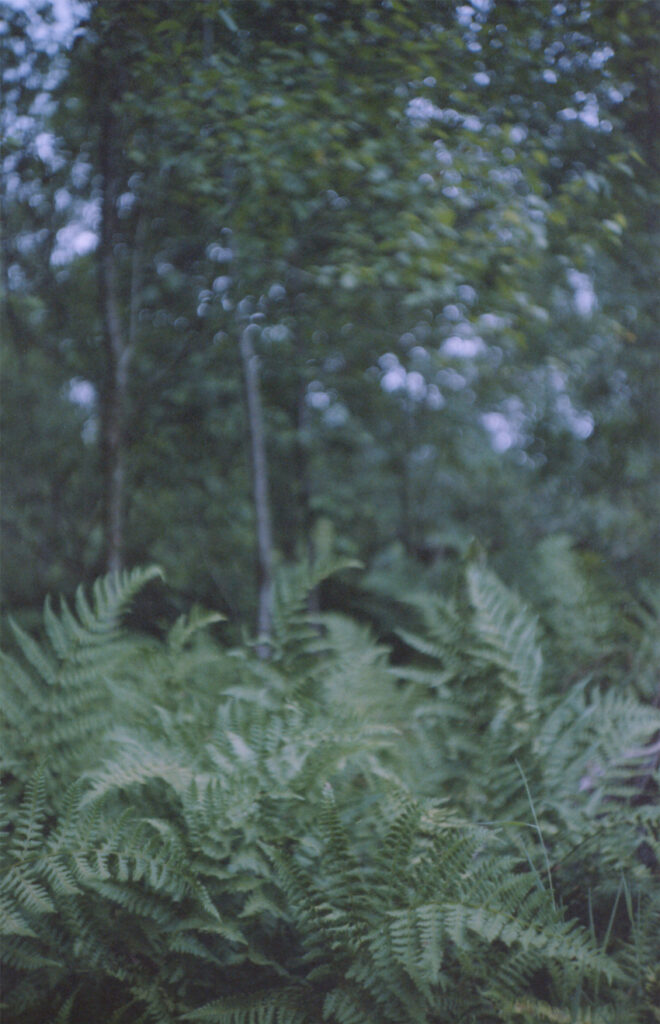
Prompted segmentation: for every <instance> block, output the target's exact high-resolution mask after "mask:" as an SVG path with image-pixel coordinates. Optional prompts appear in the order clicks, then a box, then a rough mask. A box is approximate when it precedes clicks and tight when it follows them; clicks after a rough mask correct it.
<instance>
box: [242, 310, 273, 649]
mask: <svg viewBox="0 0 660 1024" xmlns="http://www.w3.org/2000/svg"><path fill="white" fill-rule="evenodd" d="M254 330H255V328H254V326H252V325H251V326H248V327H246V328H245V330H244V331H243V334H242V335H241V343H240V349H241V358H242V360H243V372H244V376H245V393H246V399H247V412H248V426H249V433H250V450H251V457H252V483H253V489H254V508H255V518H256V525H257V579H258V589H259V599H258V601H259V603H258V612H257V635H258V646H257V653H258V655H259V657H260V658H268V657H269V655H270V639H271V635H272V629H273V532H272V527H271V513H270V498H269V494H268V464H267V459H266V441H265V436H264V421H263V411H262V408H261V393H260V387H259V357H258V356H257V355H256V353H255V351H254V346H253V344H252V334H253V332H254Z"/></svg>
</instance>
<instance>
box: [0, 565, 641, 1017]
mask: <svg viewBox="0 0 660 1024" xmlns="http://www.w3.org/2000/svg"><path fill="white" fill-rule="evenodd" d="M326 569H327V566H325V567H321V568H319V570H318V572H317V573H316V575H309V571H308V570H304V572H303V571H300V573H299V574H298V576H297V577H295V576H294V575H289V577H288V578H287V580H286V581H285V582H282V583H281V585H280V611H279V612H278V615H279V618H278V619H277V630H276V634H275V638H274V641H273V657H272V658H271V659H270V660H269V661H268V662H264V661H263V660H261V659H259V658H258V657H256V656H255V654H254V652H253V651H252V648H251V646H250V645H245V646H243V647H236V648H233V649H224V648H222V647H221V646H220V645H219V644H218V643H217V642H216V641H215V640H214V639H213V638H212V637H211V636H209V634H208V627H209V626H213V625H214V624H215V623H216V622H217V621H219V619H218V617H217V616H216V615H214V613H212V612H202V611H201V610H195V611H193V612H192V613H191V615H190V616H188V617H183V618H182V619H180V620H179V621H178V622H177V623H175V625H174V626H173V627H172V629H171V630H170V633H169V635H168V636H166V637H165V638H164V639H163V640H162V641H155V640H146V639H145V638H141V637H135V636H132V635H131V634H129V633H127V632H125V631H124V630H123V629H122V627H121V614H122V609H123V608H125V607H126V603H127V602H128V601H129V600H130V598H131V596H132V594H133V593H135V588H136V587H137V586H139V585H140V583H141V582H144V581H146V579H147V578H149V573H143V574H140V573H134V574H129V575H126V576H124V577H122V578H113V579H111V580H107V581H105V582H104V583H99V584H98V585H97V586H96V587H95V588H94V590H93V595H92V601H91V602H89V601H88V600H87V599H86V598H85V597H84V595H83V594H82V592H79V596H78V598H77V600H76V605H75V610H74V609H72V608H70V607H68V606H66V605H62V606H61V608H60V609H59V610H57V611H55V610H54V608H53V606H52V605H50V604H49V605H48V606H47V608H46V611H45V630H46V638H45V640H44V641H39V640H36V639H34V638H32V637H30V636H28V635H27V634H25V633H21V632H20V631H19V632H18V633H17V643H18V647H19V654H18V655H17V656H14V657H12V658H9V657H8V658H7V659H6V661H5V667H6V669H7V671H6V673H5V678H4V682H3V708H5V709H6V710H5V716H6V717H5V724H4V726H3V728H4V734H5V736H6V738H7V741H8V742H7V756H6V759H5V762H4V780H5V783H6V785H5V786H4V789H5V814H4V819H3V821H4V824H3V831H2V842H1V844H0V871H1V872H2V875H1V879H0V908H1V910H2V947H3V958H4V961H5V993H4V999H5V1010H4V1012H5V1015H6V1016H7V1019H8V1020H14V1019H15V1020H21V1022H25V1024H46V1022H49V1024H50V1021H51V1020H52V1019H55V1018H58V1017H59V1019H61V1020H63V1021H65V1020H69V1021H71V1022H72V1024H79V1022H81V1021H84V1020H88V1019H94V1020H99V1021H100V1022H101V1024H106V1022H110V1021H117V1022H119V1024H122V1022H125V1021H126V1022H127V1021H131V1022H133V1021H145V1022H146V1021H149V1022H150V1024H153V1022H154V1021H155V1022H161V1021H162V1022H175V1021H179V1022H180V1021H182V1020H191V1021H194V1020H199V1021H205V1020H208V1021H220V1022H223V1024H245V1022H248V1024H249V1022H253V1024H256V1022H259V1024H261V1022H263V1024H266V1022H271V1024H279V1022H285V1021H286V1022H293V1024H317V1022H320V1021H324V1022H326V1024H369V1022H373V1024H410V1022H417V1021H419V1022H424V1024H440V1022H444V1021H452V1022H453V1021H458V1020H461V1021H473V1022H475V1024H486V1022H493V1024H494V1022H515V1024H518V1022H523V1024H524V1022H527V1021H533V1020H557V1021H564V1020H576V1021H587V1020H592V1021H596V1020H602V1021H608V1022H609V1021H615V1020H622V1019H626V1021H630V1022H631V1024H632V1022H633V1021H634V1022H639V1024H649V1022H650V1021H652V1020H653V1008H654V1006H655V1005H657V992H658V986H659V984H660V983H659V981H658V975H657V963H658V962H659V961H660V945H659V943H660V940H659V938H658V937H659V936H660V886H659V885H658V877H659V876H658V866H657V865H658V862H659V858H660V851H659V836H660V820H659V815H658V798H657V793H658V788H659V786H660V778H659V776H658V760H657V749H656V747H657V735H658V731H659V730H660V719H659V717H658V713H657V712H656V711H655V710H654V709H653V708H652V707H650V706H649V705H648V704H645V703H643V702H642V701H640V700H639V698H638V697H637V696H635V690H634V688H633V687H631V686H630V685H629V684H628V685H626V686H621V687H619V688H615V687H610V688H607V687H603V686H602V681H603V677H602V675H599V677H598V679H589V678H586V679H585V680H583V682H582V683H581V684H580V685H578V686H576V687H574V688H572V689H569V690H565V689H562V688H560V687H557V686H556V681H557V680H556V676H555V672H554V670H550V671H548V668H547V659H545V658H544V657H543V653H542V650H541V642H540V639H539V637H540V630H539V628H538V626H537V620H536V616H535V615H534V613H533V612H532V611H530V610H529V609H528V608H527V607H526V606H525V605H524V604H523V603H522V602H521V601H520V599H519V598H518V597H517V596H516V595H514V594H513V593H512V592H510V591H509V590H508V589H507V588H506V587H504V586H503V584H502V583H501V582H500V581H499V580H498V579H497V578H496V577H495V576H494V575H493V574H492V573H491V572H490V571H489V570H488V569H487V568H485V566H484V565H483V564H480V563H476V562H473V563H471V564H470V565H468V567H467V570H466V576H465V583H464V586H463V587H462V588H461V589H460V590H459V591H458V593H457V594H456V595H455V596H454V597H453V598H452V599H450V600H447V601H443V600H441V599H440V598H437V597H424V598H422V597H420V596H419V595H418V597H417V598H416V599H415V602H414V606H413V607H414V608H415V609H416V613H417V615H418V618H419V627H418V629H414V628H411V629H409V630H407V631H402V632H401V636H402V638H403V639H404V640H405V643H406V645H407V651H408V660H407V662H406V663H405V664H397V665H396V666H393V665H392V664H391V663H390V659H389V655H388V652H387V650H386V649H385V648H384V647H383V646H382V645H381V644H379V643H378V642H377V641H376V640H374V639H373V638H372V636H371V635H370V633H369V631H368V630H367V629H366V628H365V627H364V626H358V625H357V624H355V623H353V622H351V621H350V620H348V619H347V618H346V617H345V616H341V615H337V614H332V615H327V614H326V615H323V614H320V613H314V614H313V615H309V614H308V613H307V611H306V606H305V600H304V596H303V595H304V593H305V591H306V588H307V586H309V585H310V583H313V581H314V580H315V579H318V578H319V573H320V574H321V575H322V574H323V573H324V572H325V571H326ZM646 628H647V627H645V629H646ZM648 630H649V631H651V630H652V626H650V625H648ZM648 650H649V649H647V653H646V654H645V655H644V661H643V665H644V666H646V667H645V668H644V671H645V672H646V671H650V669H649V665H650V655H649V654H648ZM631 664H632V662H631ZM645 686H646V684H645ZM644 692H646V690H644ZM5 695H6V697H7V700H6V701H5V700H4V696H5ZM535 1015H536V1016H535Z"/></svg>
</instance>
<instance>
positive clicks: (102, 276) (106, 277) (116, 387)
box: [98, 110, 131, 572]
mask: <svg viewBox="0 0 660 1024" xmlns="http://www.w3.org/2000/svg"><path fill="white" fill-rule="evenodd" d="M114 130H115V124H114V118H113V115H112V113H111V112H110V111H109V110H108V111H106V114H105V117H104V119H103V122H102V124H101V131H100V140H99V164H100V170H101V189H102V194H101V238H100V243H99V247H98V270H99V297H100V305H101V321H102V329H103V349H104V356H105V368H104V379H103V386H102V396H101V398H102V403H101V459H102V473H103V528H104V540H105V565H106V570H107V571H108V572H118V571H119V570H120V569H121V568H122V567H123V562H124V502H125V493H124V492H125V466H124V459H125V451H124V449H125V411H126V396H127V390H128V368H129V362H130V357H131V347H130V345H129V343H128V340H127V339H126V337H125V336H124V332H123V329H122V325H121V317H120V312H119V297H118V285H117V269H116V265H115V256H114V230H115V219H116V200H117V188H118V181H117V174H116V168H115V157H116V148H115V138H114V134H115V131H114Z"/></svg>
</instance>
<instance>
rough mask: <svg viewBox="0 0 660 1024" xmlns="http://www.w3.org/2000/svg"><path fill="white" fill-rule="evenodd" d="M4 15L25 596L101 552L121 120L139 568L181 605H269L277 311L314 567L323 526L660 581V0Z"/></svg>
mask: <svg viewBox="0 0 660 1024" xmlns="http://www.w3.org/2000/svg"><path fill="white" fill-rule="evenodd" d="M0 13H1V17H2V21H1V22H0V46H1V47H2V64H3V72H4V87H3V94H2V127H3V131H2V135H3V142H2V147H3V148H2V171H1V178H0V198H1V202H2V214H3V216H2V219H3V233H2V268H1V269H2V274H1V287H2V318H3V327H4V328H5V329H6V336H7V345H6V351H5V355H4V357H3V358H4V366H3V374H4V394H5V411H4V424H3V431H4V451H5V456H4V458H5V466H6V468H5V472H4V485H3V486H4V499H3V506H4V507H3V515H4V517H5V520H4V526H3V544H4V555H3V589H2V603H3V608H4V609H7V608H14V609H18V608H22V609H24V610H28V609H34V608H35V607H37V606H38V605H39V604H40V602H41V600H42V598H43V595H44V594H45V593H46V592H47V591H48V590H49V589H62V590H64V591H65V592H69V593H70V592H71V591H72V589H73V587H74V585H75V584H76V583H77V582H78V581H79V580H80V579H87V580H90V579H91V578H93V577H94V576H95V575H96V574H97V573H98V572H99V571H100V570H101V569H102V558H103V554H102V552H103V536H102V522H103V518H102V509H101V503H102V496H101V492H102V473H101V466H100V458H101V454H100V451H99V447H100V444H99V416H100V406H99V403H100V401H101V396H103V394H104V392H105V389H106V383H107V382H106V380H105V375H106V369H105V366H104V362H103V356H102V346H101V342H100V338H101V332H102V317H101V310H100V300H99V295H98V280H97V278H98V275H97V268H96V266H95V262H96V258H95V253H94V245H95V241H96V233H97V231H98V221H99V196H100V183H99V166H98V136H99V131H100V124H101V123H102V121H103V112H104V109H106V107H107V106H108V105H109V106H110V108H111V109H112V112H113V116H114V118H115V121H116V125H117V132H118V139H119V142H118V147H117V151H116V153H115V154H114V164H115V166H114V174H115V176H116V181H115V186H116V193H117V197H118V198H117V203H116V212H117V220H116V224H115V237H114V238H113V253H114V260H115V262H116V267H117V272H118V280H119V291H120V296H121V306H122V308H121V317H122V320H123V323H124V327H125V330H126V331H127V332H128V331H129V330H131V331H132V332H133V335H134V340H135V352H134V354H133V358H132V363H131V371H130V381H129V408H128V410H127V440H126V445H127V451H126V466H127V481H126V504H127V523H126V538H125V545H126V560H127V563H128V564H137V563H144V562H149V561H152V560H153V561H157V562H158V563H159V564H162V565H163V566H164V567H165V568H166V570H167V573H168V578H169V579H170V581H171V585H172V587H173V590H172V594H173V595H174V596H173V598H172V600H173V601H174V605H175V607H174V608H169V609H168V610H165V609H164V613H165V611H167V614H172V613H173V612H174V611H176V606H183V605H185V604H186V602H187V601H188V600H192V599H199V600H202V601H206V602H207V603H210V604H213V605H215V606H219V607H221V608H222V610H223V611H224V612H225V613H226V614H228V615H229V617H230V618H231V620H232V622H233V623H234V624H235V626H236V627H237V628H238V627H240V624H242V623H245V622H246V621H250V620H251V618H252V614H253V611H252V610H253V608H254V604H255V601H256V588H255V582H254V509H253V503H252V497H251V487H250V472H249V448H248V445H247V443H246V431H247V427H246V422H245V414H244V408H243V382H242V379H241V364H240V359H239V355H238V339H239V337H240V333H241V331H242V330H243V328H244V326H245V324H246V323H248V322H252V323H254V324H255V325H256V327H257V328H258V330H259V334H258V340H257V347H258V352H259V358H260V364H261V383H262V390H263V400H264V405H265V414H266V429H267V438H266V445H267V451H268V459H269V471H270V486H271V498H272V505H273V509H274V525H275V538H276V545H277V548H278V553H279V558H280V560H282V561H289V560H292V559H295V558H298V557H302V556H304V555H305V554H306V553H307V552H308V551H309V549H310V545H311V544H312V540H311V538H312V537H313V531H314V524H315V522H316V521H318V520H319V519H321V520H328V521H330V522H331V523H332V524H333V525H334V528H335V532H336V535H337V543H338V546H339V549H340V550H341V551H342V552H343V553H344V554H345V555H347V556H349V557H356V556H357V557H359V558H361V559H363V560H364V561H366V562H367V564H368V565H370V566H371V567H372V568H373V572H374V574H376V575H378V573H380V572H381V571H382V570H383V569H384V568H385V567H389V568H391V567H392V566H393V565H394V564H395V563H396V565H398V566H399V567H400V569H401V573H402V577H401V578H402V579H411V578H412V579H414V578H419V579H422V578H424V579H428V580H429V581H431V582H434V581H438V580H444V579H451V578H452V576H453V575H454V574H455V572H456V568H457V565H458V562H459V560H460V556H461V553H462V552H463V551H464V550H465V548H466V545H467V544H468V543H469V539H470V537H471V536H473V535H476V536H478V537H480V538H481V539H482V541H483V542H484V543H485V544H486V545H487V547H488V548H489V550H490V551H491V553H492V556H493V559H494V564H495V565H496V566H497V568H498V570H499V571H500V572H501V573H502V575H503V577H504V578H505V579H507V580H511V581H516V585H519V586H521V587H523V586H526V585H529V587H530V591H529V592H530V594H533V591H534V584H533V579H534V573H535V571H536V570H535V565H536V561H535V559H537V555H538V557H539V558H541V559H542V560H543V559H545V560H546V561H548V560H549V561H552V560H553V559H558V561H557V571H558V572H559V571H560V568H559V566H560V565H561V567H562V568H561V571H562V572H563V571H564V569H566V567H567V565H568V562H569V561H570V560H571V559H573V558H580V559H587V560H589V559H591V560H592V564H593V565H594V566H595V565H597V564H598V565H601V566H602V568H599V569H598V571H599V572H601V571H602V572H604V573H606V574H607V572H611V573H613V574H614V575H615V576H616V577H617V578H619V579H622V580H624V581H627V583H628V585H629V586H630V587H631V588H632V587H633V586H636V581H637V580H639V579H640V578H643V577H647V578H651V577H653V576H654V575H655V574H656V573H657V571H658V568H659V566H658V551H659V550H660V544H658V539H659V538H658V519H657V507H658V504H659V502H660V494H659V493H658V486H659V484H658V481H659V480H660V466H659V464H658V459H659V457H660V456H659V454H658V453H659V450H660V449H659V448H658V444H657V439H658V437H659V436H660V429H659V428H660V423H659V421H658V416H659V414H660V413H659V410H660V406H659V404H658V402H657V384H658V358H657V340H656V334H655V332H656V330H657V326H656V325H657V322H658V317H657V312H658V311H657V296H658V292H657V287H656V285H657V271H658V251H660V249H659V247H658V245H657V241H658V239H657V232H658V218H657V213H658V190H657V181H658V144H659V143H658V139H659V138H660V133H659V132H658V131H657V127H658V72H657V65H656V63H655V61H654V52H655V50H656V49H657V44H658V31H659V27H658V26H659V25H660V18H659V17H658V16H657V15H658V13H659V11H658V4H657V2H656V0H638V2H636V3H635V4H634V5H630V4H629V3H628V2H626V0H589V2H587V0H579V2H576V3H570V4H566V3H555V2H550V0H538V2H535V3H533V4H523V3H510V2H504V0H492V2H490V3H485V2H483V3H478V4H477V3H475V4H474V5H472V4H470V3H466V4H463V5H458V6H457V5H455V4H454V3H449V2H438V0H434V2H418V0H416V2H411V0H396V2H395V0H390V2H381V0H359V2H357V0H351V2H346V0H342V2H336V3H335V2H333V0H315V2H313V3H300V2H298V0H278V2H277V3H275V2H272V0H253V2H252V0H251V2H250V3H244V2H240V0H237V2H232V0H223V2H219V0H218V2H215V0H214V2H212V3H209V2H202V0H190V2H188V3H186V4H181V3H179V2H176V0H160V2H159V3H158V4H135V3H132V2H128V0H112V2H104V0H90V2H85V3H81V4H80V5H78V6H76V7H75V8H72V11H71V17H72V19H73V22H74V26H73V27H71V28H69V30H68V31H65V29H64V28H63V27H62V26H61V25H60V26H59V29H58V22H57V21H56V20H55V19H54V14H53V10H52V8H51V5H50V4H47V3H45V4H42V5H38V6H37V5H34V6H33V7H31V8H30V7H26V8H25V9H21V10H18V9H16V8H15V7H14V6H13V5H12V4H7V3H3V4H1V5H0ZM56 30H57V31H56ZM104 105H105V106H104ZM555 535H557V536H561V537H562V538H567V539H566V540H556V541H553V540H552V538H553V537H554V536H555ZM546 539H547V543H546ZM544 545H545V546H544ZM571 552H572V553H571ZM606 567H609V568H606ZM388 571H389V569H388ZM390 579H391V583H392V586H391V590H392V591H393V590H395V589H396V584H395V577H394V576H391V577H390ZM524 581H527V583H524ZM333 586H334V585H333V584H330V585H329V586H328V588H327V589H326V596H327V597H328V598H331V597H332V599H336V600H340V601H341V600H343V599H344V598H346V599H349V598H350V595H349V594H348V593H343V594H342V592H341V588H336V587H335V589H334V591H333ZM564 593H565V591H564ZM548 594H549V591H546V597H545V598H544V600H548V601H549V600H550V597H549V596H548ZM333 595H334V596H333ZM356 600H358V601H359V598H357V599H356ZM571 600H572V601H573V604H572V605H571V609H573V610H576V609H579V608H581V607H582V605H581V602H583V601H584V600H587V595H586V594H583V593H580V592H578V591H576V592H575V593H574V595H573V598H572V599H571ZM566 608H568V606H566ZM381 610H382V609H381ZM556 614H557V615H564V616H568V617H570V616H571V615H572V611H567V610H566V609H565V610H564V612H560V611H559V610H557V613H556ZM584 614H587V613H586V612H585V613H584ZM589 614H591V613H589ZM598 614H599V613H597V612H596V611H594V612H593V616H594V620H593V622H592V623H591V625H590V626H589V628H588V629H586V632H585V630H578V629H577V626H576V637H577V636H578V635H579V636H580V637H585V636H587V635H588V636H589V637H590V638H591V639H590V643H593V644H594V645H598V644H599V643H600V640H599V633H598V628H597V626H596V618H597V616H598ZM575 621H576V622H577V620H575ZM564 624H565V623H564ZM582 625H584V623H582ZM386 628H389V627H387V626H386ZM576 642H577V641H576Z"/></svg>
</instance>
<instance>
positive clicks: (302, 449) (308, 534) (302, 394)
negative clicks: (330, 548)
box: [296, 381, 321, 614]
mask: <svg viewBox="0 0 660 1024" xmlns="http://www.w3.org/2000/svg"><path fill="white" fill-rule="evenodd" d="M297 413H298V423H297V433H296V468H297V475H298V481H299V494H300V522H301V525H302V531H303V536H304V542H305V547H306V552H307V561H308V562H309V565H310V568H311V567H312V566H313V565H314V564H315V562H316V558H317V551H316V544H315V542H314V534H313V526H314V524H313V515H312V495H313V486H312V473H311V465H310V448H309V436H308V435H309V429H310V417H309V407H308V405H307V385H306V382H304V381H303V383H302V385H301V388H300V391H299V394H298V410H297ZM320 608H321V601H320V595H319V588H318V587H312V589H311V590H310V592H309V594H308V595H307V611H308V612H310V614H315V613H317V612H318V611H320Z"/></svg>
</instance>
